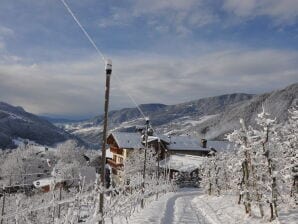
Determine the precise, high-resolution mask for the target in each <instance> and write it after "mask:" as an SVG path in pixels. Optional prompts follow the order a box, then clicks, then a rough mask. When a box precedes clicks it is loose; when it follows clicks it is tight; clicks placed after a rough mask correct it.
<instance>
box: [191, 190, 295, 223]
mask: <svg viewBox="0 0 298 224" xmlns="http://www.w3.org/2000/svg"><path fill="white" fill-rule="evenodd" d="M192 204H194V206H195V207H196V209H197V210H198V211H199V212H200V213H201V214H204V215H205V216H206V219H207V220H208V222H209V223H212V224H222V223H246V224H256V223H264V224H265V223H272V224H277V223H284V224H294V223H297V222H296V221H297V220H298V211H297V210H296V211H293V210H289V211H286V210H284V209H283V208H280V209H281V210H282V212H280V216H279V217H278V220H275V221H273V222H269V221H268V220H269V214H266V217H265V218H264V219H262V218H261V217H260V215H259V213H258V209H257V208H256V207H253V214H252V216H251V217H248V215H246V214H245V212H244V207H243V205H238V204H237V197H236V196H233V195H224V196H219V197H216V196H208V195H200V196H197V197H195V198H194V199H193V200H192Z"/></svg>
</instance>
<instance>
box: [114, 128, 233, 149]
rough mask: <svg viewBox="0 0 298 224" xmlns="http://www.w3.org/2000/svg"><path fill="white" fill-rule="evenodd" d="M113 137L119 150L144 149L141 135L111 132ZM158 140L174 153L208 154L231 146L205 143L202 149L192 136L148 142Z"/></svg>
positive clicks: (166, 137) (165, 137) (218, 142)
mask: <svg viewBox="0 0 298 224" xmlns="http://www.w3.org/2000/svg"><path fill="white" fill-rule="evenodd" d="M111 136H112V137H113V138H114V139H115V141H116V143H117V145H118V147H119V148H126V149H141V148H144V141H143V139H142V135H141V134H140V133H138V132H132V133H131V132H112V133H111V134H110V135H109V138H110V137H111ZM158 139H160V140H161V141H162V142H163V143H164V144H165V145H166V148H167V149H168V150H175V151H205V152H209V151H210V148H214V149H216V150H227V149H232V148H233V146H232V145H231V143H229V142H227V141H207V148H203V147H202V144H201V140H200V139H199V138H196V137H192V136H174V135H173V136H170V137H169V136H165V135H159V136H149V137H148V142H153V141H157V140H158Z"/></svg>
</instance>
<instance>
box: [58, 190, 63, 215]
mask: <svg viewBox="0 0 298 224" xmlns="http://www.w3.org/2000/svg"><path fill="white" fill-rule="evenodd" d="M61 199H62V186H61V185H60V189H59V202H60V201H61ZM60 213H61V204H60V203H59V205H58V219H60Z"/></svg>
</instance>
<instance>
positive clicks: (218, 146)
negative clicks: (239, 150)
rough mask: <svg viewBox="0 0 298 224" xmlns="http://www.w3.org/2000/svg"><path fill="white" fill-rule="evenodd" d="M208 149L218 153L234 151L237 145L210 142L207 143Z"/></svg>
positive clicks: (226, 142)
mask: <svg viewBox="0 0 298 224" xmlns="http://www.w3.org/2000/svg"><path fill="white" fill-rule="evenodd" d="M207 147H208V148H214V149H216V151H227V150H233V149H234V148H235V145H234V144H233V143H231V142H228V141H208V142H207Z"/></svg>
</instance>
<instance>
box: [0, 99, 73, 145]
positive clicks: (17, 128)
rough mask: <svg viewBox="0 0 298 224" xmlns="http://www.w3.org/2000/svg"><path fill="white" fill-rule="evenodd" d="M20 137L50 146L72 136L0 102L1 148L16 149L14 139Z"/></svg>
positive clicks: (44, 121) (34, 116) (23, 111)
mask: <svg viewBox="0 0 298 224" xmlns="http://www.w3.org/2000/svg"><path fill="white" fill-rule="evenodd" d="M18 137H20V138H23V139H29V140H33V141H35V142H37V143H39V144H43V145H49V146H50V145H53V144H55V143H57V142H61V141H65V140H66V139H68V138H70V135H69V134H68V133H67V132H65V131H64V130H62V129H60V128H58V127H56V126H54V125H53V124H51V123H50V122H48V121H46V120H44V119H41V118H40V117H38V116H36V115H34V114H31V113H28V112H26V111H25V110H24V109H23V108H21V107H15V106H12V105H9V104H7V103H3V102H0V148H10V147H14V143H13V139H15V138H18Z"/></svg>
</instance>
